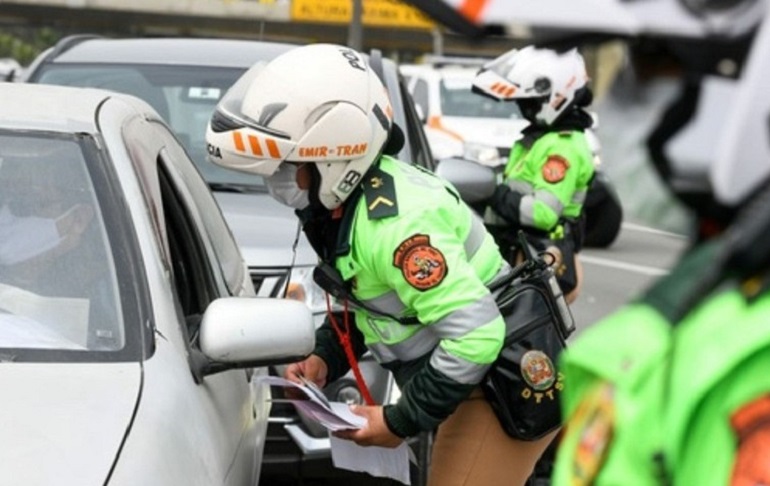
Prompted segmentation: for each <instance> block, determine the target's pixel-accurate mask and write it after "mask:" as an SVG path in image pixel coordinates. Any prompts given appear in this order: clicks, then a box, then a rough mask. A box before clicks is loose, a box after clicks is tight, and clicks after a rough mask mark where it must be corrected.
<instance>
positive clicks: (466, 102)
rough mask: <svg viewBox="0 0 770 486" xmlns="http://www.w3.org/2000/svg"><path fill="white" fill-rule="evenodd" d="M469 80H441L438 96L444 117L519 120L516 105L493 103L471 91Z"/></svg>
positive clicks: (451, 78)
mask: <svg viewBox="0 0 770 486" xmlns="http://www.w3.org/2000/svg"><path fill="white" fill-rule="evenodd" d="M471 82H472V79H471V78H464V77H457V78H453V77H445V78H444V79H442V80H441V84H440V87H439V96H440V97H441V113H443V114H444V116H467V117H472V118H514V119H515V118H521V112H519V109H518V107H517V106H516V103H513V102H501V101H495V100H492V99H490V98H487V97H485V96H481V95H478V94H476V93H474V92H473V91H471Z"/></svg>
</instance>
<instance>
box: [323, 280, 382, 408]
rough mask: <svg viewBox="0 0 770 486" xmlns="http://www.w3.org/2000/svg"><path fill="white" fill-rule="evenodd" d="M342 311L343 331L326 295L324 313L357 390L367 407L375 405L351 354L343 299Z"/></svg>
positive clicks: (348, 324)
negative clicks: (334, 333)
mask: <svg viewBox="0 0 770 486" xmlns="http://www.w3.org/2000/svg"><path fill="white" fill-rule="evenodd" d="M344 310H345V314H344V315H345V317H344V321H343V322H344V324H345V329H344V330H343V329H342V328H341V327H340V325H339V323H338V322H337V319H335V317H334V313H333V312H332V304H331V299H329V294H328V293H327V294H326V312H327V314H328V315H329V321H331V323H332V327H333V328H334V332H336V333H337V337H338V338H339V340H340V344H342V348H343V349H344V350H345V357H346V358H347V359H348V364H349V365H350V368H351V369H352V370H353V375H354V376H355V377H356V383H358V388H359V389H360V390H361V394H362V395H363V397H364V402H366V404H367V405H376V403H375V402H374V399H372V395H371V393H369V388H368V387H367V386H366V382H365V381H364V376H363V375H362V374H361V368H359V367H358V361H357V360H356V355H355V354H354V353H353V345H352V344H351V343H350V322H349V319H350V318H349V316H348V299H345V309H344Z"/></svg>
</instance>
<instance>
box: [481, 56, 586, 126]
mask: <svg viewBox="0 0 770 486" xmlns="http://www.w3.org/2000/svg"><path fill="white" fill-rule="evenodd" d="M587 84H588V75H587V74H586V68H585V63H584V62H583V57H582V56H581V55H580V54H579V53H578V52H577V50H576V49H571V50H569V51H567V52H564V53H557V52H556V51H553V50H550V49H539V48H535V47H534V46H527V47H525V48H523V49H513V50H511V51H509V52H507V53H505V54H503V55H501V56H500V57H498V58H496V59H494V60H492V61H490V62H489V63H487V64H485V65H484V67H482V68H481V70H480V71H479V73H478V74H477V75H476V78H475V79H474V81H473V90H474V92H477V93H480V94H484V95H486V96H491V97H492V98H494V99H497V100H501V101H515V102H517V104H518V105H519V107H520V108H521V111H522V114H523V115H524V117H525V118H527V119H528V120H530V121H531V122H534V123H536V124H539V125H551V124H553V123H554V122H555V121H556V119H557V118H559V116H560V115H561V114H562V113H564V112H565V111H567V109H568V108H570V107H571V106H573V105H574V104H575V103H577V104H579V105H581V106H583V105H586V104H588V103H590V94H589V93H590V92H589V91H588V88H587Z"/></svg>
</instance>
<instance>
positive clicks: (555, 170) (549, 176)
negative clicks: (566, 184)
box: [543, 155, 569, 184]
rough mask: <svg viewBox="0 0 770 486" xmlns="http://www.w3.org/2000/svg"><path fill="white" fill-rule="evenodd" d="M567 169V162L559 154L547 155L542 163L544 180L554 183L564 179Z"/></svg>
mask: <svg viewBox="0 0 770 486" xmlns="http://www.w3.org/2000/svg"><path fill="white" fill-rule="evenodd" d="M567 169H569V162H567V159H565V158H564V157H562V156H560V155H549V156H548V160H546V161H545V164H543V179H545V181H546V182H550V183H551V184H555V183H557V182H561V181H562V180H564V176H566V175H567Z"/></svg>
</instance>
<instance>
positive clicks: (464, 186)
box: [436, 158, 497, 204]
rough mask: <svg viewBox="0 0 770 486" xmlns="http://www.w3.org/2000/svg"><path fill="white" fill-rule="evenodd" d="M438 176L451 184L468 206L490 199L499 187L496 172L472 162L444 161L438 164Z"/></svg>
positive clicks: (462, 160)
mask: <svg viewBox="0 0 770 486" xmlns="http://www.w3.org/2000/svg"><path fill="white" fill-rule="evenodd" d="M436 174H438V175H439V177H442V178H444V179H446V180H448V181H449V182H451V183H452V185H454V186H455V188H456V189H457V190H458V192H459V193H460V197H462V198H463V201H465V202H466V203H468V204H473V203H477V202H481V201H485V200H487V199H489V198H490V197H492V194H493V193H494V192H495V187H497V175H496V174H495V171H494V170H493V169H492V168H490V167H486V166H484V165H481V164H479V163H477V162H472V161H470V160H465V159H458V158H449V159H442V160H440V161H439V162H438V166H437V167H436Z"/></svg>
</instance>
